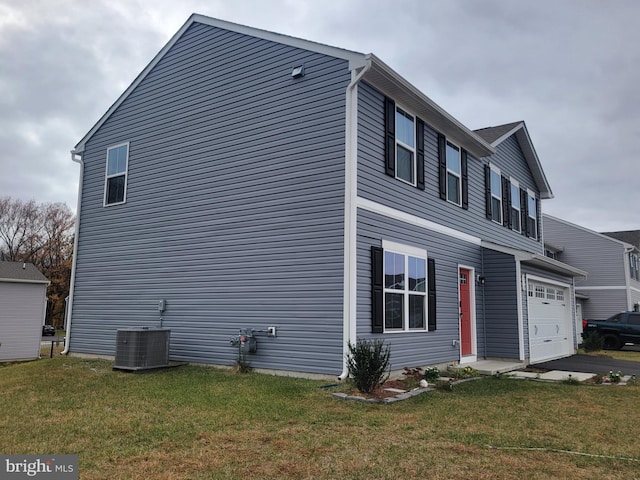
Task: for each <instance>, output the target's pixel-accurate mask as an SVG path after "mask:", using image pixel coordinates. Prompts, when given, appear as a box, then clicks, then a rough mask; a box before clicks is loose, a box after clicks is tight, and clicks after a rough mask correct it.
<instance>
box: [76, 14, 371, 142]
mask: <svg viewBox="0 0 640 480" xmlns="http://www.w3.org/2000/svg"><path fill="white" fill-rule="evenodd" d="M194 23H202V24H204V25H209V26H213V27H218V28H222V29H225V30H229V31H232V32H236V33H241V34H244V35H249V36H253V37H256V38H261V39H264V40H269V41H273V42H277V43H281V44H284V45H289V46H292V47H296V48H301V49H305V50H309V51H312V52H317V53H322V54H324V55H329V56H333V57H336V58H342V59H344V60H347V61H349V68H350V69H354V68H357V67H362V66H363V65H364V63H365V55H364V54H362V53H358V52H353V51H350V50H345V49H342V48H337V47H332V46H329V45H325V44H322V43H317V42H312V41H310V40H304V39H301V38H296V37H291V36H288V35H283V34H280V33H275V32H270V31H268V30H261V29H259V28H253V27H247V26H245V25H239V24H237V23H232V22H227V21H224V20H218V19H216V18H211V17H207V16H204V15H198V14H196V13H194V14H192V15H191V16H190V17H189V19H188V20H187V21H186V22H185V24H184V25H182V27H181V28H180V30H178V31H177V32H176V33H175V34H174V35H173V37H171V39H170V40H169V42H167V44H166V45H165V46H164V47H163V48H162V50H160V51H159V52H158V53H157V55H156V56H155V57H153V60H151V62H150V63H149V64H148V65H147V66H146V67H145V68H144V70H142V72H140V74H139V75H138V76H137V77H136V78H135V80H134V81H133V82H132V83H131V85H129V87H127V89H126V90H125V91H124V92H123V93H122V94H121V95H120V97H118V99H117V100H116V101H115V102H114V103H113V105H111V107H109V109H108V110H107V111H106V113H105V114H104V115H103V116H102V117H101V118H100V119H99V120H98V121H97V122H96V124H95V125H94V126H93V127H92V128H91V130H89V132H87V134H86V135H85V136H84V137H83V138H82V140H80V141H79V142H78V143H77V144H76V146H75V147H74V149H73V151H72V153H82V152H83V151H84V146H85V144H86V143H87V141H89V139H90V138H91V137H92V136H93V135H94V134H95V133H96V132H97V131H98V129H99V128H100V127H101V126H102V125H103V124H104V123H105V122H106V121H107V120H108V118H109V117H110V116H111V115H112V114H113V113H114V112H115V111H116V109H117V108H118V107H119V106H120V105H121V104H122V103H123V102H124V101H125V100H126V99H127V97H128V96H129V95H130V94H131V92H133V90H135V88H136V87H137V86H138V85H139V84H140V83H141V82H142V81H143V80H144V79H145V77H146V76H147V75H148V74H149V73H150V72H151V70H153V68H154V67H155V66H156V65H157V64H158V63H159V62H160V60H162V58H163V57H164V56H165V55H166V54H167V52H168V51H169V50H170V49H171V47H173V46H174V45H175V44H176V43H177V42H178V40H180V38H181V37H182V36H183V35H184V34H185V32H186V31H187V30H188V29H189V27H191V25H193V24H194Z"/></svg>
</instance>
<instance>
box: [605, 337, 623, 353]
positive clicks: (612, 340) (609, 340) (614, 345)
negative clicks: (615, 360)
mask: <svg viewBox="0 0 640 480" xmlns="http://www.w3.org/2000/svg"><path fill="white" fill-rule="evenodd" d="M602 346H603V348H604V349H605V350H620V349H621V348H622V342H621V341H620V339H619V338H618V336H617V335H614V334H612V333H609V334H607V335H605V336H604V337H602Z"/></svg>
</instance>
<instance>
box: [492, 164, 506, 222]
mask: <svg viewBox="0 0 640 480" xmlns="http://www.w3.org/2000/svg"><path fill="white" fill-rule="evenodd" d="M489 169H490V172H489V189H490V191H491V221H492V222H495V223H497V224H499V225H502V224H503V222H504V218H502V210H503V205H502V172H500V169H499V168H498V167H496V166H495V165H492V164H489ZM493 173H495V174H497V175H498V178H499V180H500V183H499V185H500V192H499V194H498V195H496V194H495V193H494V192H493V178H492V176H493ZM494 198H496V199H497V200H498V201H499V202H500V208H498V213H499V214H500V221H498V220H495V219H494V218H493V199H494Z"/></svg>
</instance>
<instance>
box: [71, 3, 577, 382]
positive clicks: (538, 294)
mask: <svg viewBox="0 0 640 480" xmlns="http://www.w3.org/2000/svg"><path fill="white" fill-rule="evenodd" d="M72 157H73V159H74V160H75V161H78V162H79V163H80V164H81V166H82V168H81V178H80V192H79V206H78V220H77V222H78V223H77V232H76V242H77V245H76V249H75V257H74V266H73V273H72V287H71V295H70V308H69V310H68V312H69V318H68V322H69V323H68V336H69V337H68V339H67V340H68V343H67V345H68V347H67V348H68V350H69V351H70V352H72V353H79V354H98V355H107V356H113V355H114V352H115V347H116V345H115V337H116V331H117V329H119V328H123V327H130V326H160V325H162V326H164V327H168V328H170V329H171V348H170V356H171V358H172V359H174V360H182V361H190V362H202V363H210V364H218V365H231V364H233V363H234V362H235V361H236V359H237V349H235V348H233V347H231V346H230V345H229V338H230V337H231V336H233V335H236V334H238V332H239V329H241V328H245V329H256V330H267V327H276V332H277V333H276V335H277V336H275V337H272V338H266V337H260V338H259V339H258V349H257V352H256V353H255V354H253V355H251V356H250V357H249V358H250V361H251V364H252V366H253V367H255V368H258V369H261V370H268V371H279V372H296V373H302V374H305V375H309V374H322V375H338V374H340V375H343V374H344V373H345V370H344V368H345V353H346V351H347V350H346V345H347V342H355V340H356V339H357V338H380V339H384V340H385V342H386V343H387V344H389V345H390V346H391V351H392V355H391V360H392V364H393V365H392V367H393V369H396V370H397V369H401V368H403V367H405V366H416V365H432V364H441V363H445V362H460V363H471V362H474V361H476V360H478V359H481V358H489V357H491V358H509V359H515V360H519V361H523V362H524V361H527V360H532V361H537V360H544V359H548V358H556V357H559V356H564V355H569V354H571V353H573V352H574V351H575V346H576V345H575V341H574V327H573V325H574V314H573V312H574V308H573V304H572V299H573V276H574V275H581V274H582V273H583V272H581V271H580V270H578V269H575V268H573V267H569V266H568V265H564V264H562V263H560V262H558V261H555V260H551V259H548V258H547V257H545V256H544V249H543V244H542V238H541V233H542V232H541V228H540V221H541V205H540V200H541V199H545V198H551V197H552V193H551V189H550V188H549V185H548V183H547V180H546V178H545V176H544V172H543V170H542V167H541V164H540V161H539V159H538V157H537V155H536V153H535V149H534V148H533V145H532V143H531V139H530V137H529V135H528V133H527V130H526V127H525V125H524V123H523V122H516V123H514V124H509V125H506V126H500V127H492V128H488V129H483V130H480V131H478V132H472V131H470V130H469V129H468V128H466V127H465V126H464V125H462V124H461V123H460V122H459V121H457V120H456V119H454V118H453V117H452V116H451V115H449V114H448V113H447V112H446V111H444V110H443V109H442V108H441V107H439V106H438V105H436V104H435V103H434V102H433V101H432V100H430V99H429V98H428V97H427V96H425V95H424V94H423V93H422V92H420V91H419V90H418V89H416V88H415V87H414V86H413V85H411V84H410V83H409V82H407V81H406V80H405V79H404V78H402V77H401V76H400V75H399V74H398V73H396V72H395V71H393V70H392V69H391V68H389V67H388V66H387V65H385V64H384V63H383V62H382V61H381V60H380V59H378V58H377V57H376V56H375V55H373V54H367V55H365V54H361V53H356V52H351V51H347V50H342V49H339V48H334V47H330V46H327V45H322V44H318V43H314V42H310V41H306V40H301V39H298V38H293V37H288V36H284V35H279V34H276V33H272V32H267V31H264V30H258V29H254V28H250V27H245V26H242V25H236V24H232V23H228V22H224V21H220V20H216V19H212V18H208V17H203V16H200V15H193V16H192V17H190V18H189V20H188V21H187V22H186V23H185V25H184V26H183V27H182V28H181V29H180V30H179V31H178V32H177V33H176V35H175V36H174V37H173V38H172V39H171V40H170V41H169V43H168V44H167V45H166V46H165V47H164V48H163V49H162V50H161V51H160V53H159V54H158V55H157V56H156V57H155V58H154V59H153V60H152V62H151V63H150V64H149V65H148V66H147V67H146V68H145V69H144V71H143V72H142V73H141V74H140V75H139V76H138V77H137V78H136V80H135V81H134V83H133V84H132V85H131V86H130V87H129V88H128V89H127V90H126V91H125V92H124V93H123V94H122V96H121V97H120V98H119V99H118V100H117V101H116V102H115V103H114V104H113V106H112V107H111V108H110V109H109V111H107V112H106V113H105V115H104V116H103V117H102V118H101V119H100V120H99V121H98V122H97V123H96V124H95V125H94V126H93V128H91V130H90V131H89V132H88V133H87V134H86V135H85V136H84V137H83V138H82V139H81V140H80V142H79V143H78V144H77V145H76V147H75V148H74V150H73V151H72ZM159 305H160V307H159Z"/></svg>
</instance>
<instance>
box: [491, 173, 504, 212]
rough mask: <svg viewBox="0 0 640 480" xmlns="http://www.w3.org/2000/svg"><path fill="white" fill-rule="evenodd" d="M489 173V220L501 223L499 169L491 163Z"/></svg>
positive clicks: (500, 181)
mask: <svg viewBox="0 0 640 480" xmlns="http://www.w3.org/2000/svg"><path fill="white" fill-rule="evenodd" d="M490 175H491V220H493V221H494V222H497V223H500V224H502V177H501V176H500V170H498V169H497V168H496V167H494V166H493V165H492V166H491V168H490Z"/></svg>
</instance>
